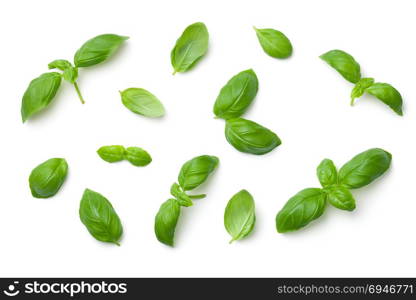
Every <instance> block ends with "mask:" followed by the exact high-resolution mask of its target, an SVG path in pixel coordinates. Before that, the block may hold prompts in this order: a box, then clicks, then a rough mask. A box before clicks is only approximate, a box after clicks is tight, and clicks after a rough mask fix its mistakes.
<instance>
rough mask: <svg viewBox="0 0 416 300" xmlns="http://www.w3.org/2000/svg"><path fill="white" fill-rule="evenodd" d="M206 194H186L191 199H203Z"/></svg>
mask: <svg viewBox="0 0 416 300" xmlns="http://www.w3.org/2000/svg"><path fill="white" fill-rule="evenodd" d="M206 196H207V195H206V194H199V195H188V197H189V198H191V199H193V200H198V199H204V198H205V197H206Z"/></svg>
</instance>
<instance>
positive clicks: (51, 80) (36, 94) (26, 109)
mask: <svg viewBox="0 0 416 300" xmlns="http://www.w3.org/2000/svg"><path fill="white" fill-rule="evenodd" d="M61 81H62V77H61V74H59V73H57V72H50V73H44V74H42V75H40V76H39V77H37V78H35V79H33V80H32V81H31V82H30V84H29V86H28V88H27V89H26V92H25V93H24V95H23V98H22V108H21V113H22V120H23V123H24V122H26V120H27V119H29V118H30V117H31V116H32V115H34V114H36V113H38V112H40V111H41V110H43V109H44V108H45V107H46V106H48V105H49V103H51V101H52V100H53V98H54V97H55V95H56V92H57V91H58V89H59V86H60V85H61Z"/></svg>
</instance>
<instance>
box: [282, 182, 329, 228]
mask: <svg viewBox="0 0 416 300" xmlns="http://www.w3.org/2000/svg"><path fill="white" fill-rule="evenodd" d="M325 198H326V194H325V193H324V191H323V190H322V189H318V188H307V189H304V190H302V191H300V192H299V193H297V194H296V195H295V196H293V197H292V198H290V199H289V200H288V201H287V202H286V204H285V206H283V208H282V209H281V210H280V212H279V213H278V214H277V216H276V229H277V231H278V232H280V233H285V232H289V231H295V230H298V229H301V228H302V227H304V226H306V225H308V224H309V223H310V222H312V221H313V220H315V219H317V218H319V217H320V216H321V215H322V214H323V213H324V211H325V203H326V201H325Z"/></svg>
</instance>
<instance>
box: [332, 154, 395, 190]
mask: <svg viewBox="0 0 416 300" xmlns="http://www.w3.org/2000/svg"><path fill="white" fill-rule="evenodd" d="M390 163H391V154H390V153H388V152H387V151H384V150H383V149H379V148H374V149H369V150H367V151H364V152H362V153H360V154H358V155H356V156H355V157H353V158H352V159H351V160H350V161H349V162H347V163H346V164H345V165H343V166H342V168H341V169H340V170H339V183H340V184H342V185H343V186H345V187H348V188H350V189H357V188H360V187H363V186H365V185H367V184H369V183H371V182H372V181H374V180H375V179H377V178H378V177H380V176H381V175H383V173H384V172H386V171H387V170H388V168H389V167H390Z"/></svg>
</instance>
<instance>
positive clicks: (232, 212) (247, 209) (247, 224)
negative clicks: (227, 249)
mask: <svg viewBox="0 0 416 300" xmlns="http://www.w3.org/2000/svg"><path fill="white" fill-rule="evenodd" d="M255 222H256V216H255V212H254V200H253V197H252V196H251V195H250V193H249V192H247V191H246V190H241V191H240V192H238V193H237V194H235V195H234V196H233V197H232V198H231V199H230V201H228V204H227V207H226V208H225V213H224V226H225V229H226V230H227V232H228V233H229V234H230V235H231V237H232V239H231V241H230V243H232V242H233V241H237V240H241V239H243V238H245V237H246V236H247V235H249V234H250V232H251V231H252V230H253V228H254V224H255Z"/></svg>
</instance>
